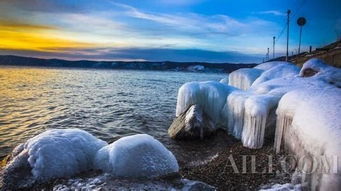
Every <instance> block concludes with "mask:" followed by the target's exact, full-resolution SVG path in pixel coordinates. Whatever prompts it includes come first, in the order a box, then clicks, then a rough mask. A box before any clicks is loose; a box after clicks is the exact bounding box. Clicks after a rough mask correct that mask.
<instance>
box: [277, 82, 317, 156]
mask: <svg viewBox="0 0 341 191" xmlns="http://www.w3.org/2000/svg"><path fill="white" fill-rule="evenodd" d="M319 90H321V89H319V88H316V89H314V88H312V89H300V88H298V89H296V90H293V91H290V92H288V93H286V94H284V96H283V97H282V98H281V100H280V101H279V103H278V107H277V110H276V115H277V120H276V133H275V141H274V149H275V151H276V153H279V152H280V151H281V147H283V145H288V144H291V143H290V136H288V135H289V134H290V133H289V131H290V130H291V124H292V120H293V117H294V115H295V111H296V109H297V108H298V107H299V106H300V104H301V103H303V102H305V101H307V99H309V97H311V96H312V95H314V94H316V93H317V92H319ZM284 135H285V136H284Z"/></svg>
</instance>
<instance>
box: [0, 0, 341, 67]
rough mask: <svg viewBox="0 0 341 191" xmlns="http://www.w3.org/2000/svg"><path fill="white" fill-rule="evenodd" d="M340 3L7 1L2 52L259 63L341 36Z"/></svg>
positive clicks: (0, 6)
mask: <svg viewBox="0 0 341 191" xmlns="http://www.w3.org/2000/svg"><path fill="white" fill-rule="evenodd" d="M340 7H341V1H340V0H324V1H323V0H285V1H283V0H281V1H280V0H238V1H237V0H1V1H0V54H2V55H22V56H32V57H42V58H61V59H68V60H83V59H86V60H123V61H134V60H137V61H139V60H141V61H144V60H146V61H166V60H167V61H198V62H238V63H241V62H245V63H246V62H260V61H262V60H263V59H264V57H265V55H266V52H267V48H270V53H271V54H270V58H271V57H272V41H273V36H276V38H277V40H276V48H275V50H276V56H281V55H284V53H285V51H286V27H285V26H286V11H287V9H290V10H291V11H292V14H291V16H290V20H291V22H290V46H289V49H290V50H289V52H290V53H292V52H294V53H296V52H297V49H298V42H299V27H298V26H297V24H296V20H297V18H299V17H301V16H303V17H305V18H306V19H307V24H306V25H305V26H304V27H303V35H302V48H301V49H302V50H304V51H305V50H308V49H309V46H310V45H311V46H312V47H313V48H316V47H320V46H323V45H326V44H329V43H331V42H334V41H336V40H337V39H338V38H340V36H341V11H339V9H340Z"/></svg>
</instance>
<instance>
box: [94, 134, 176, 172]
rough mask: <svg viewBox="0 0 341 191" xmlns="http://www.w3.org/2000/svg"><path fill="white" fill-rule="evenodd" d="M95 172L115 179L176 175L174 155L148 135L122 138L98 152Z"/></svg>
mask: <svg viewBox="0 0 341 191" xmlns="http://www.w3.org/2000/svg"><path fill="white" fill-rule="evenodd" d="M95 166H96V168H97V169H101V170H103V171H104V172H107V173H110V174H111V175H113V176H114V177H125V178H151V177H158V176H163V175H167V174H169V173H174V172H178V171H179V166H178V162H177V160H176V158H175V157H174V155H173V154H172V153H171V152H170V151H169V150H168V149H167V148H166V147H164V146H163V145H162V143H160V142H159V141H157V140H156V139H154V138H153V137H152V136H150V135H146V134H139V135H133V136H127V137H123V138H121V139H119V140H117V141H115V142H113V143H111V144H110V145H108V146H105V147H103V148H102V149H101V150H99V151H98V153H97V155H96V160H95Z"/></svg>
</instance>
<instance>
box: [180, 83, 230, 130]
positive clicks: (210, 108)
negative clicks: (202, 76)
mask: <svg viewBox="0 0 341 191" xmlns="http://www.w3.org/2000/svg"><path fill="white" fill-rule="evenodd" d="M234 90H236V88H234V87H231V86H228V85H225V84H222V83H219V82H214V81H208V82H189V83H185V84H184V85H182V86H181V87H180V89H179V92H178V99H177V105H176V116H177V117H178V116H179V115H180V114H182V113H183V112H185V111H186V110H187V109H188V108H189V107H190V106H192V105H198V106H200V107H201V108H202V109H203V111H204V113H206V114H207V115H208V116H209V117H210V118H211V119H212V121H213V122H214V123H215V124H223V125H226V124H227V114H226V98H227V96H228V95H229V94H230V93H231V92H232V91H234Z"/></svg>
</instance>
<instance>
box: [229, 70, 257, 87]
mask: <svg viewBox="0 0 341 191" xmlns="http://www.w3.org/2000/svg"><path fill="white" fill-rule="evenodd" d="M262 72H263V70H261V69H256V68H241V69H238V70H236V71H233V72H232V73H230V75H229V85H230V86H233V87H237V88H239V89H242V90H247V89H249V88H250V87H251V85H252V83H253V82H254V81H255V80H256V79H257V78H258V77H259V76H260V75H261V74H262Z"/></svg>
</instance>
